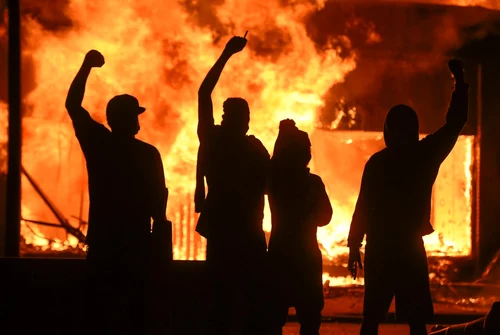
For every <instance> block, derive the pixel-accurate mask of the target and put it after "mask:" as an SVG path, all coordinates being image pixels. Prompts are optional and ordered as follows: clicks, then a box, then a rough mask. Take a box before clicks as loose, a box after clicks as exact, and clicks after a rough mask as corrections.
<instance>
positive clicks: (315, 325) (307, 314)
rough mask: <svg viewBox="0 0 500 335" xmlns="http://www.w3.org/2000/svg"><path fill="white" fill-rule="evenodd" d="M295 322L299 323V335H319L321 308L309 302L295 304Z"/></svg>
mask: <svg viewBox="0 0 500 335" xmlns="http://www.w3.org/2000/svg"><path fill="white" fill-rule="evenodd" d="M295 309H296V311H297V320H298V321H299V323H300V335H319V329H320V327H321V310H322V309H323V306H321V305H319V304H317V303H314V302H312V303H311V302H310V303H304V302H303V303H301V304H297V306H296V307H295Z"/></svg>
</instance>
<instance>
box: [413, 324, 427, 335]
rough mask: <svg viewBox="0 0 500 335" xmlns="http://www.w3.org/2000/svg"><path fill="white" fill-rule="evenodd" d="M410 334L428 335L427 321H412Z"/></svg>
mask: <svg viewBox="0 0 500 335" xmlns="http://www.w3.org/2000/svg"><path fill="white" fill-rule="evenodd" d="M410 335H427V329H426V328H425V322H419V323H410Z"/></svg>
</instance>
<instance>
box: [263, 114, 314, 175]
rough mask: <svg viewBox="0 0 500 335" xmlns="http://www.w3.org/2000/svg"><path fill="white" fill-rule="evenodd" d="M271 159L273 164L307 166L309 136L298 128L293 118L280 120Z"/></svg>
mask: <svg viewBox="0 0 500 335" xmlns="http://www.w3.org/2000/svg"><path fill="white" fill-rule="evenodd" d="M271 161H272V162H273V165H274V166H280V167H286V168H290V169H301V168H307V165H308V164H309V162H310V161H311V141H310V140H309V136H308V135H307V133H306V132H305V131H302V130H299V129H298V128H297V127H296V126H295V122H294V121H293V120H290V119H286V120H283V121H281V122H280V130H279V134H278V138H277V139H276V143H275V144H274V152H273V157H272V159H271Z"/></svg>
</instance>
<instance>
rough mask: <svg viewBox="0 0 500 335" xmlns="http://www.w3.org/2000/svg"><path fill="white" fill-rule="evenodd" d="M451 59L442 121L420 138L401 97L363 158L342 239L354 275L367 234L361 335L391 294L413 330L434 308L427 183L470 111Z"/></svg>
mask: <svg viewBox="0 0 500 335" xmlns="http://www.w3.org/2000/svg"><path fill="white" fill-rule="evenodd" d="M449 67H450V70H452V73H453V74H454V76H455V91H454V92H453V95H452V99H451V103H450V106H449V109H448V113H447V115H446V124H445V125H444V126H442V127H441V128H440V129H439V130H438V131H437V132H435V133H434V134H432V135H429V136H427V137H425V138H424V139H423V140H421V141H419V133H418V117H417V114H416V113H415V111H414V110H413V109H412V108H410V107H408V106H405V105H397V106H395V107H393V108H391V110H390V111H389V113H388V114H387V117H386V120H385V125H384V140H385V143H386V148H385V149H383V150H381V151H379V152H377V153H375V154H374V155H373V156H372V157H371V158H370V159H369V160H368V162H367V163H366V166H365V169H364V172H363V177H362V181H361V190H360V194H359V197H358V201H357V203H356V208H355V211H354V214H353V218H352V223H351V228H350V231H349V239H348V245H349V247H350V254H349V270H350V271H351V273H352V274H353V276H354V277H355V276H356V271H357V270H356V269H357V266H360V267H361V268H362V263H361V258H360V252H359V248H360V247H361V243H362V241H363V238H364V236H365V235H366V250H365V254H366V257H365V273H364V274H365V300H364V312H363V316H364V319H363V325H362V328H361V334H362V335H365V334H377V332H378V325H379V323H380V322H381V321H382V320H383V319H384V318H385V315H386V313H387V311H388V310H389V307H390V304H391V301H392V299H393V298H394V297H395V298H396V316H397V318H398V319H399V320H404V321H407V322H408V323H409V324H410V330H411V335H415V334H427V333H426V329H425V324H426V323H425V322H426V321H428V320H429V319H430V318H431V317H432V316H433V306H432V299H431V294H430V287H429V276H428V268H427V258H426V252H425V248H424V244H423V240H422V236H425V235H428V234H430V233H432V232H433V228H432V225H431V222H430V218H431V196H432V187H433V185H434V181H435V180H436V177H437V175H438V172H439V167H440V165H441V163H442V162H443V161H444V160H445V158H446V157H447V156H448V154H449V153H450V151H451V150H452V149H453V146H454V145H455V143H456V141H457V139H458V136H459V134H460V132H461V130H462V128H463V127H464V125H465V123H466V121H467V114H468V98H467V90H468V86H467V85H466V84H465V83H464V81H463V70H462V68H461V65H460V64H459V63H457V62H450V64H449Z"/></svg>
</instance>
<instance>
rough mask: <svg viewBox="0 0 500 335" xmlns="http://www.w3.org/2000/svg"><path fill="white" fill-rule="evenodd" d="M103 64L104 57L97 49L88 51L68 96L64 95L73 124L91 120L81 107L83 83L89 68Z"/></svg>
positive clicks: (87, 75)
mask: <svg viewBox="0 0 500 335" xmlns="http://www.w3.org/2000/svg"><path fill="white" fill-rule="evenodd" d="M103 65H104V57H103V56H102V55H101V54H100V53H99V51H96V50H91V51H89V52H88V53H87V55H86V56H85V59H84V61H83V64H82V66H81V67H80V70H79V71H78V73H77V74H76V76H75V79H73V82H72V83H71V86H70V87H69V91H68V96H67V97H66V109H67V110H68V113H69V116H70V117H71V119H72V120H73V122H74V123H75V124H76V123H79V122H85V121H89V120H91V118H90V115H89V113H88V112H87V111H86V110H85V109H84V108H83V107H82V101H83V96H84V94H85V85H86V84H87V78H88V77H89V74H90V70H91V69H92V68H93V67H101V66H103Z"/></svg>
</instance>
